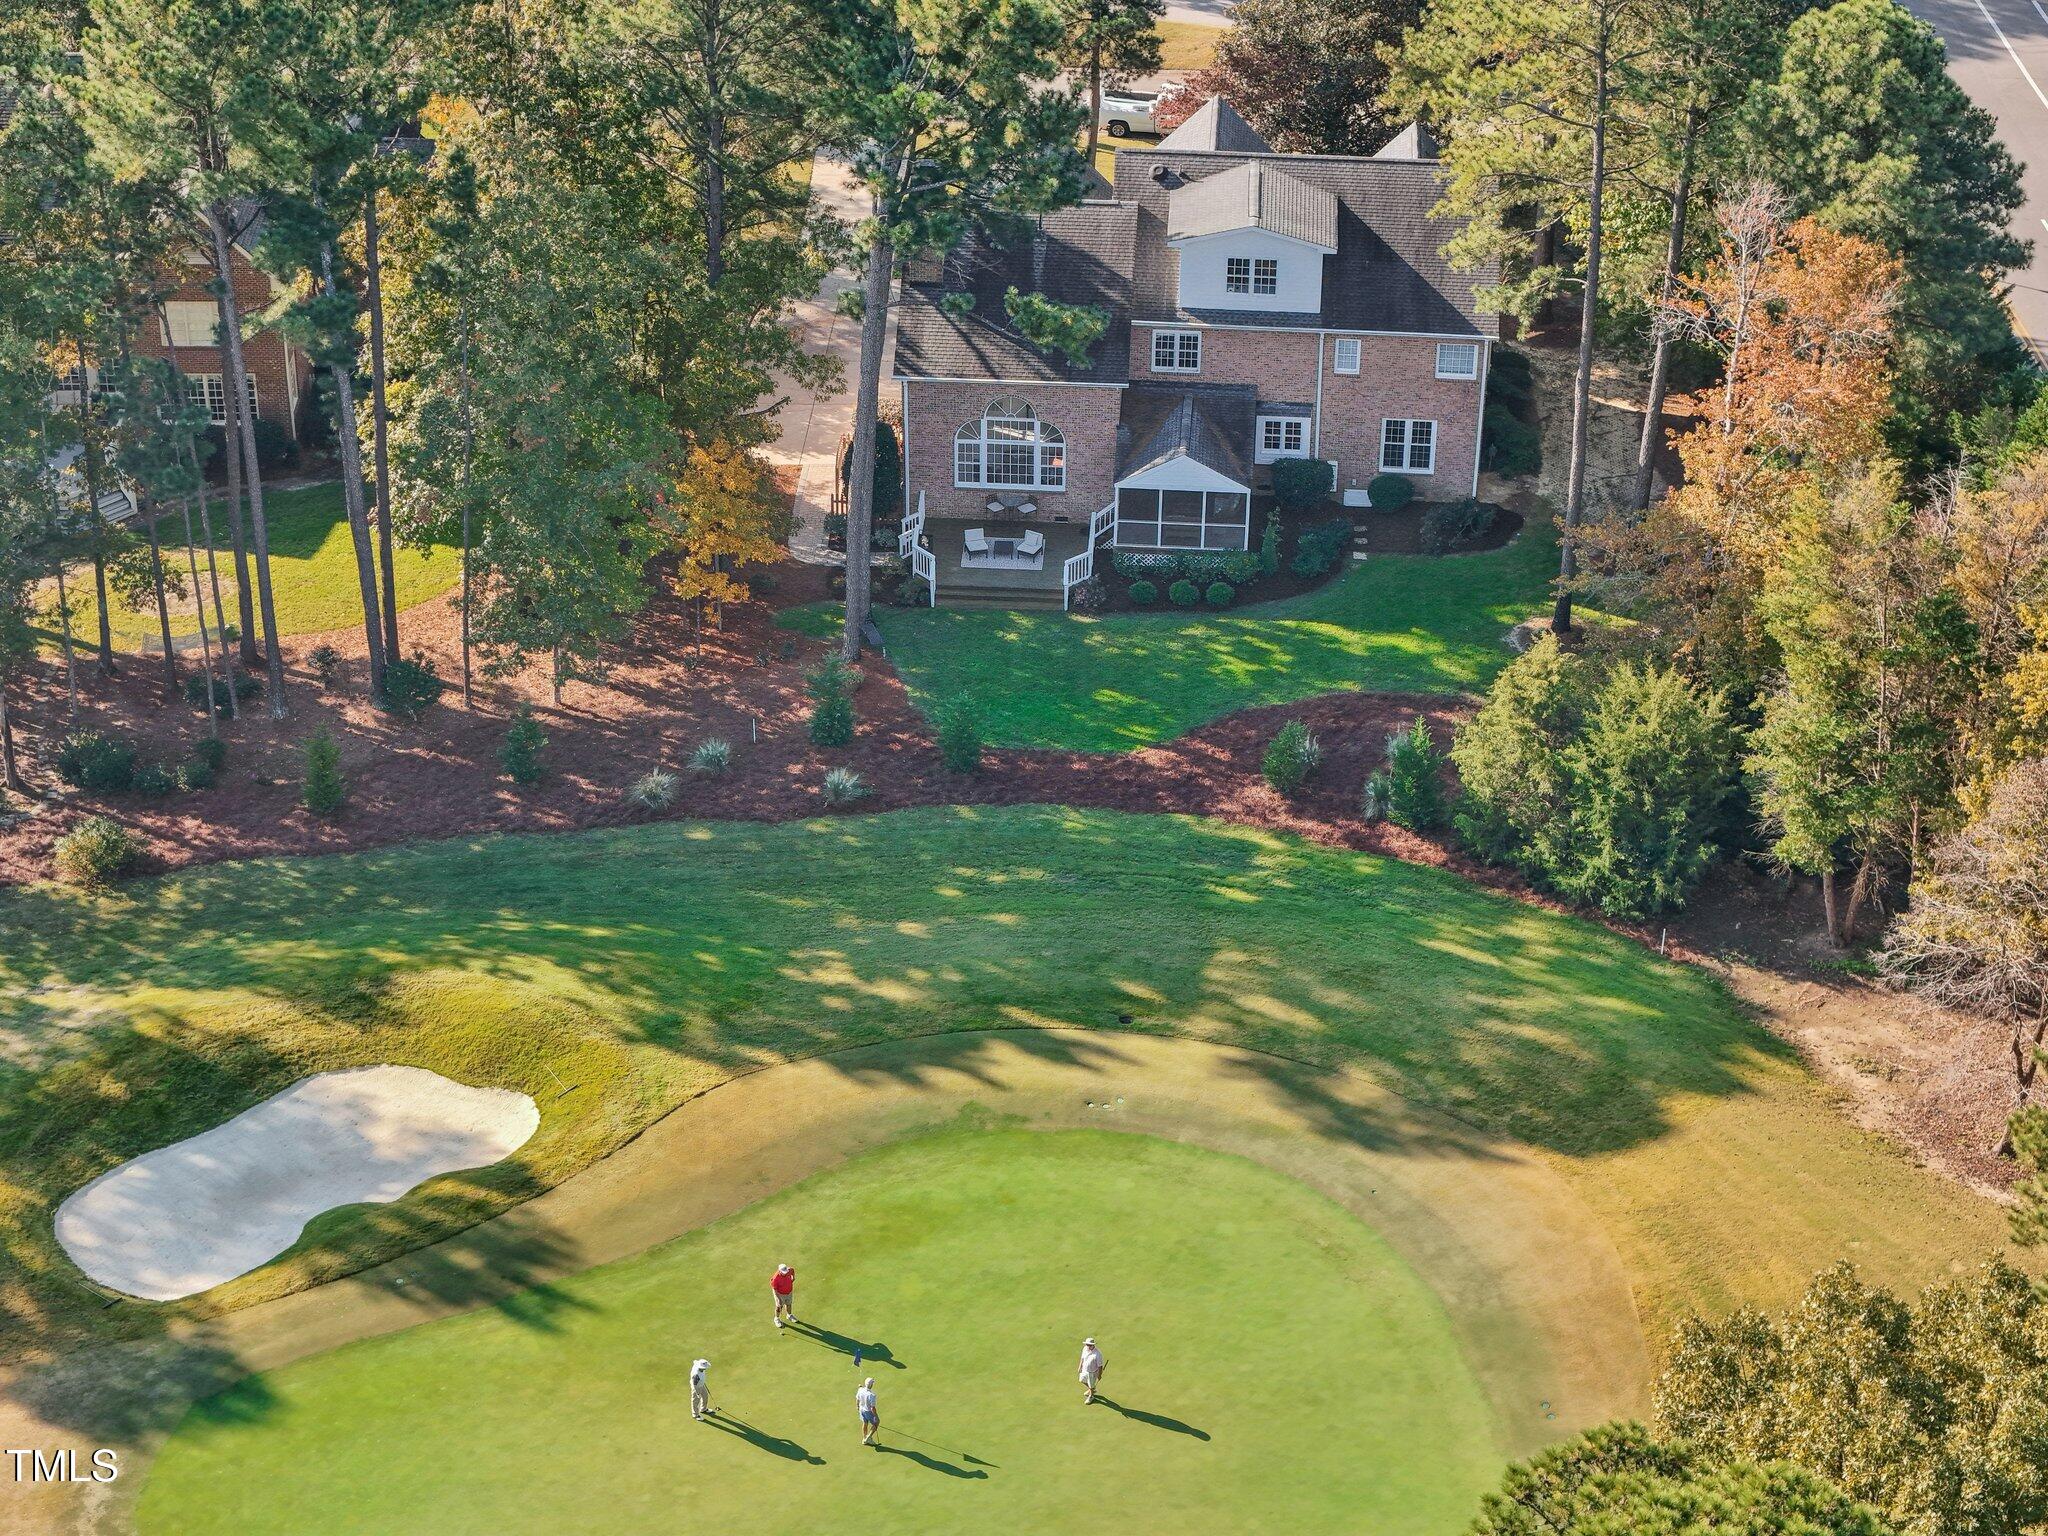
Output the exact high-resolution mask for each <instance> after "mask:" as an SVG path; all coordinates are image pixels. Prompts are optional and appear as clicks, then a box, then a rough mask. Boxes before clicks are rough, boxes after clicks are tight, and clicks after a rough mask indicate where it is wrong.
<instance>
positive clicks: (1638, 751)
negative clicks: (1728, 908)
mask: <svg viewBox="0 0 2048 1536" xmlns="http://www.w3.org/2000/svg"><path fill="white" fill-rule="evenodd" d="M1451 761H1452V762H1454V763H1455V764H1456V765H1457V769H1458V779H1459V782H1460V785H1461V787H1462V789H1463V794H1462V795H1461V796H1460V799H1459V801H1458V808H1457V813H1456V816H1455V818H1454V820H1455V821H1456V824H1457V828H1458V834H1459V836H1461V837H1462V838H1463V839H1464V840H1465V842H1466V843H1467V844H1468V845H1469V846H1470V847H1471V848H1472V850H1473V851H1474V852H1475V853H1477V854H1479V855H1480V856H1481V857H1482V858H1486V859H1491V860H1493V861H1495V862H1497V863H1502V864H1508V865H1511V866H1513V867H1514V868H1517V869H1519V870H1521V871H1522V872H1523V873H1524V874H1526V875H1528V876H1529V877H1530V878H1531V879H1532V880H1535V881H1536V882H1537V883H1538V884H1540V885H1543V886H1545V887H1546V888H1548V889H1550V890H1552V891H1555V892H1557V893H1558V894H1559V895H1560V896H1563V897H1565V898H1567V899H1568V900H1571V901H1578V902H1584V903H1586V904H1588V905H1590V906H1596V907H1598V908H1599V909H1600V910H1601V911H1603V912H1606V913H1608V914H1610V915H1612V916H1615V917H1641V916H1643V915H1645V914H1647V913H1651V912H1656V911H1660V910H1662V909H1664V908H1667V907H1673V906H1677V905H1678V904H1679V903H1680V902H1682V901H1683V900H1684V899H1685V896H1686V894H1687V892H1689V891H1690V890H1691V889H1692V887H1693V885H1694V884H1695V883H1696V882H1697V881H1698V879H1699V877H1700V875H1701V874H1702V873H1703V872H1704V870H1705V869H1706V866H1707V864H1708V862H1709V861H1710V860H1711V859H1712V857H1713V853H1714V839H1715V837H1716V835H1717V834H1718V833H1719V831H1720V828H1721V820H1722V808H1723V805H1724V803H1725V802H1726V800H1727V797H1728V795H1729V793H1730V791H1731V790H1732V788H1733V780H1734V771H1733V765H1734V763H1735V761H1736V752H1735V743H1734V735H1733V732H1732V730H1731V728H1730V726H1729V722H1728V711H1727V706H1726V703H1725V701H1724V700H1723V698H1722V696H1721V695H1720V694H1718V693H1708V692H1704V691H1702V690H1701V689H1699V688H1697V687H1695V686H1694V685H1693V684H1692V683H1690V682H1688V681H1687V680H1686V678H1685V677H1684V676H1683V675H1682V674H1680V673H1678V672H1676V671H1667V670H1663V669H1661V668H1657V667H1654V666H1643V667H1638V666H1636V665H1634V664H1633V663H1629V662H1626V661H1622V662H1607V661H1602V660H1600V659H1598V658H1595V657H1588V656H1584V655H1579V654H1574V653H1570V652H1566V651H1562V650H1560V649H1559V648H1558V645H1557V641H1556V640H1555V639H1554V638H1553V637H1551V636H1549V635H1545V636H1544V637H1543V638H1542V639H1540V640H1538V641H1537V642H1536V644H1535V645H1533V646H1531V647H1530V648H1529V650H1528V651H1527V652H1526V653H1525V654H1524V655H1522V656H1520V657H1518V658H1517V659H1516V660H1515V661H1513V662H1511V663H1510V664H1509V665H1508V667H1507V669H1506V670H1505V671H1503V672H1502V673H1501V675H1500V676H1499V677H1498V678H1496V679H1495V680H1494V684H1493V688H1492V690H1491V691H1490V692H1489V693H1488V695H1487V699H1486V703H1485V704H1484V705H1482V706H1481V708H1480V710H1479V712H1478V713H1477V714H1476V715H1474V716H1473V717H1472V719H1471V720H1470V721H1468V722H1467V723H1466V724H1465V725H1464V727H1463V728H1461V729H1460V730H1459V732H1458V737H1457V741H1456V743H1455V744H1454V745H1453V746H1452V748H1451Z"/></svg>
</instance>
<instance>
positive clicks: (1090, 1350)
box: [1081, 1339, 1106, 1403]
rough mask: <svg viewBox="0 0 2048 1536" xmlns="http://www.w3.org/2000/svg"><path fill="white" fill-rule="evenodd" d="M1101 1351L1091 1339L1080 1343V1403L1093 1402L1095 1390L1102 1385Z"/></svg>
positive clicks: (1103, 1363)
mask: <svg viewBox="0 0 2048 1536" xmlns="http://www.w3.org/2000/svg"><path fill="white" fill-rule="evenodd" d="M1105 1363H1106V1362H1105V1361H1104V1360H1103V1358H1102V1351H1101V1350H1099V1349H1097V1348H1096V1347H1095V1341H1094V1340H1093V1339H1083V1340H1082V1341H1081V1387H1082V1392H1081V1401H1082V1402H1084V1403H1092V1402H1094V1401H1095V1389H1096V1388H1097V1387H1098V1386H1100V1385H1101V1384H1102V1370H1103V1366H1104V1365H1105Z"/></svg>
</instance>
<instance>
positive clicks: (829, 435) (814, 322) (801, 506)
mask: <svg viewBox="0 0 2048 1536" xmlns="http://www.w3.org/2000/svg"><path fill="white" fill-rule="evenodd" d="M811 202H812V205H813V206H814V207H815V208H817V209H819V210H821V211H823V212H825V213H828V214H830V215H831V216H832V217H833V218H835V219H837V220H838V221H839V222H840V223H841V224H842V225H844V226H846V227H847V228H849V229H850V228H852V226H853V225H855V224H856V223H858V222H859V221H860V220H862V219H864V218H866V217H867V216H868V207H869V205H868V198H867V194H866V193H864V192H863V191H861V189H860V188H859V187H858V186H856V185H855V184H854V181H853V178H852V175H851V174H850V173H849V172H848V170H847V168H846V166H845V164H844V163H842V162H841V161H840V160H838V159H836V158H835V157H833V156H832V154H831V153H830V152H829V151H824V150H821V151H819V153H818V156H817V158H816V159H814V160H813V161H812V162H811ZM859 286H860V280H859V279H858V278H857V277H856V276H855V275H854V274H853V273H852V272H850V271H847V270H845V269H842V268H835V269H834V270H832V271H831V272H828V273H826V274H825V281H824V282H823V283H822V284H820V285H819V288H818V291H817V292H816V293H815V294H813V295H812V296H811V297H810V298H808V299H805V300H803V301H801V302H800V303H798V304H796V305H794V306H793V307H792V310H791V315H790V319H791V323H792V324H794V325H795V326H796V328H797V331H798V334H799V336H800V337H801V339H802V342H803V349H804V351H806V352H808V353H810V354H811V355H812V356H813V357H829V358H831V359H832V360H833V361H835V362H836V363H838V364H839V378H838V380H837V381H836V382H835V383H832V384H828V385H826V386H825V387H824V388H823V389H820V390H812V389H809V388H807V387H805V386H804V385H802V384H799V383H797V382H796V381H794V380H791V379H788V378H780V379H777V380H776V388H777V389H778V390H779V391H781V392H782V393H785V394H787V395H788V396H789V404H787V405H785V406H784V407H783V408H782V413H781V415H780V417H779V418H778V420H779V422H780V425H781V431H780V433H779V434H778V435H777V437H776V439H775V441H774V442H773V443H772V444H770V445H769V446H768V447H766V448H764V449H763V450H762V456H763V457H764V458H766V459H767V460H768V462H769V463H771V464H777V465H795V466H796V470H797V483H796V504H795V511H794V516H793V517H792V519H791V522H790V533H789V547H790V552H791V553H792V554H794V555H795V556H796V558H797V559H799V560H802V561H804V562H806V563H808V564H811V565H837V564H839V562H840V557H839V556H838V555H836V554H834V553H832V552H831V551H829V550H827V549H826V548H825V514H826V513H827V512H828V511H830V510H831V505H832V477H833V476H834V475H835V474H837V473H838V466H837V461H838V457H839V443H840V439H841V438H843V437H844V436H845V435H846V434H847V433H848V432H850V431H851V430H852V428H853V394H854V385H855V384H856V382H857V381H858V378H859V371H860V322H859V321H858V320H852V319H848V318H847V317H846V316H845V315H842V314H840V313H839V309H838V304H839V296H840V295H841V294H842V293H845V292H847V291H849V290H852V289H857V288H858V287H859ZM893 351H894V335H893V333H892V334H891V346H890V350H889V351H888V352H884V353H883V355H882V390H883V397H884V399H885V400H886V399H887V397H888V394H889V391H890V385H889V365H890V361H891V354H892V353H893Z"/></svg>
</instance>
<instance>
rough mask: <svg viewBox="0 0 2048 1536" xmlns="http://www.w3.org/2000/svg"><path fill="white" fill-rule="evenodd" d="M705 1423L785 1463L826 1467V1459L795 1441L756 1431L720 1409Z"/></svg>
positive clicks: (714, 1411)
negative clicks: (797, 1462) (813, 1453)
mask: <svg viewBox="0 0 2048 1536" xmlns="http://www.w3.org/2000/svg"><path fill="white" fill-rule="evenodd" d="M704 1422H705V1423H706V1424H709V1425H710V1426H711V1427H712V1428H713V1429H716V1430H719V1431H721V1432H723V1433H725V1434H728V1435H733V1436H736V1437H737V1438H739V1439H741V1440H744V1441H746V1442H747V1444H749V1445H751V1446H754V1447H755V1448H757V1449H759V1450H763V1451H766V1452H767V1453H768V1454H769V1455H770V1456H780V1457H781V1458H782V1459H783V1460H784V1461H800V1462H803V1463H804V1464H805V1465H807V1466H813V1467H822V1466H823V1465H825V1458H824V1457H822V1456H813V1455H812V1454H811V1453H810V1452H809V1451H807V1450H805V1449H804V1448H803V1447H802V1446H801V1445H798V1444H797V1443H796V1442H795V1441H794V1440H790V1439H787V1438H785V1437H784V1436H782V1435H771V1434H769V1433H768V1432H767V1431H766V1430H765V1429H756V1428H755V1427H754V1426H753V1425H751V1424H749V1423H748V1422H747V1421H746V1420H745V1419H738V1418H734V1417H733V1416H732V1415H731V1414H729V1413H725V1412H723V1411H721V1410H719V1409H716V1408H714V1409H712V1410H711V1412H709V1413H707V1414H706V1415H705V1416H704Z"/></svg>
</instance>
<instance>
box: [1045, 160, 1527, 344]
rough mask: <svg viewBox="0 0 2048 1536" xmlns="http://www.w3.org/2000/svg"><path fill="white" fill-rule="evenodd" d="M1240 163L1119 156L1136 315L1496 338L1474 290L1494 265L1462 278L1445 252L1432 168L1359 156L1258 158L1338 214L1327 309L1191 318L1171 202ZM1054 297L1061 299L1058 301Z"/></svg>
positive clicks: (1453, 228) (1493, 322) (1327, 265)
mask: <svg viewBox="0 0 2048 1536" xmlns="http://www.w3.org/2000/svg"><path fill="white" fill-rule="evenodd" d="M1248 158H1251V157H1247V156H1244V155H1232V154H1223V153H1203V152H1188V151H1181V152H1169V151H1168V150H1167V149H1166V146H1165V145H1164V144H1160V145H1158V146H1156V147H1154V148H1152V149H1126V150H1119V151H1118V152H1117V156H1116V191H1117V196H1118V197H1119V198H1122V199H1125V200H1127V201H1130V202H1135V203H1136V204H1137V205H1138V230H1137V243H1136V252H1137V260H1136V263H1135V265H1134V266H1133V267H1132V270H1131V318H1132V319H1133V320H1137V321H1166V322H1169V323H1171V322H1174V321H1190V320H1193V321H1208V322H1213V323H1217V324H1224V325H1246V324H1253V325H1266V326H1274V327H1280V328H1288V329H1299V330H1315V329H1328V330H1356V331H1393V332H1408V333H1422V334H1428V335H1440V336H1475V337H1478V336H1485V337H1498V336H1499V334H1500V318H1499V316H1498V315H1495V314H1493V313H1490V312H1487V311H1484V310H1482V308H1481V307H1480V304H1479V301H1478V298H1477V297H1476V290H1478V289H1479V288H1482V287H1485V286H1486V285H1487V284H1489V283H1494V282H1498V281H1499V272H1498V271H1497V270H1496V269H1495V268H1493V267H1492V266H1490V265H1489V266H1482V267H1479V268H1475V269H1473V270H1471V271H1466V272H1457V271H1453V270H1452V269H1451V265H1450V263H1449V262H1447V261H1446V260H1444V256H1443V247H1444V244H1445V242H1446V241H1448V240H1449V239H1450V238H1451V237H1452V236H1453V235H1455V234H1456V233H1457V232H1458V230H1459V228H1460V227H1461V226H1460V221H1458V220H1456V219H1448V218H1441V217H1439V216H1437V215H1436V214H1435V212H1434V211H1433V210H1434V209H1435V207H1436V204H1437V200H1438V198H1439V197H1440V196H1441V195H1442V187H1441V185H1440V184H1439V182H1438V180H1437V167H1436V165H1435V163H1434V162H1432V161H1427V160H1376V159H1368V158H1365V157H1361V156H1352V155H1272V156H1259V157H1257V158H1258V159H1259V160H1260V161H1262V162H1263V163H1264V164H1265V165H1266V166H1267V167H1268V168H1269V169H1268V173H1267V179H1268V180H1270V178H1271V173H1272V171H1274V170H1280V171H1282V172H1283V173H1284V174H1285V175H1286V176H1287V177H1288V178H1289V179H1290V180H1292V181H1295V182H1298V183H1301V184H1303V185H1305V186H1308V187H1311V188H1317V189H1320V190H1321V191H1323V192H1325V193H1327V194H1329V196H1330V198H1331V199H1332V201H1333V202H1334V205H1335V218H1336V230H1335V238H1334V240H1333V241H1331V242H1330V243H1331V244H1332V245H1334V246H1335V248H1336V252H1335V254H1334V255H1332V256H1329V257H1327V258H1326V259H1325V260H1324V263H1323V290H1322V298H1323V307H1322V309H1321V310H1320V311H1318V312H1315V313H1298V314H1295V313H1285V314H1283V313H1274V312H1272V311H1265V310H1261V311H1244V310H1228V311H1224V310H1185V309H1182V308H1181V307H1180V303H1179V286H1180V285H1179V277H1180V257H1179V254H1178V253H1177V252H1176V251H1175V250H1174V249H1173V247H1172V246H1170V245H1168V244H1167V241H1168V239H1169V238H1171V235H1170V231H1171V230H1172V229H1174V228H1175V227H1177V226H1176V224H1175V218H1174V212H1173V209H1174V205H1175V199H1176V198H1178V197H1179V196H1180V194H1181V192H1182V191H1183V190H1184V189H1186V188H1190V187H1199V186H1200V185H1201V183H1202V182H1204V181H1205V180H1208V179H1210V178H1213V177H1217V176H1220V175H1223V174H1225V173H1228V172H1232V171H1236V170H1238V169H1239V167H1241V166H1243V165H1244V164H1245V163H1246V161H1247V159H1248ZM1055 297H1058V295H1055Z"/></svg>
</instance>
